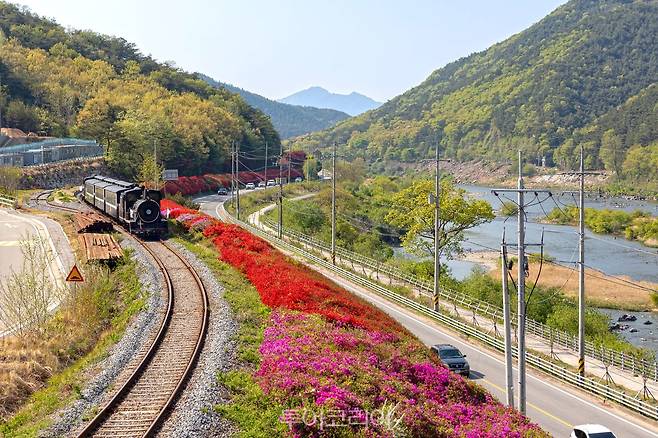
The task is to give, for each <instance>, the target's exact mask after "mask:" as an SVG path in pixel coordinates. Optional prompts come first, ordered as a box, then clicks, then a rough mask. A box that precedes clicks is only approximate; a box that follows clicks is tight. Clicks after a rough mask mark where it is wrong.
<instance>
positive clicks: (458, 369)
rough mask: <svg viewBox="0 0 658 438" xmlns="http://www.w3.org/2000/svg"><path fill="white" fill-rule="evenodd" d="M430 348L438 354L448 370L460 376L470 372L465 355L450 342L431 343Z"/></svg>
mask: <svg viewBox="0 0 658 438" xmlns="http://www.w3.org/2000/svg"><path fill="white" fill-rule="evenodd" d="M431 350H432V351H433V352H434V354H436V355H437V356H439V359H441V362H443V363H444V364H445V365H446V366H447V367H448V369H449V370H450V371H452V372H455V373H457V374H461V375H462V376H468V375H469V374H470V373H471V366H470V365H469V364H468V361H466V355H465V354H462V352H461V351H459V349H458V348H457V347H455V346H454V345H450V344H436V345H433V346H432V348H431Z"/></svg>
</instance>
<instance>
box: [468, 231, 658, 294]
mask: <svg viewBox="0 0 658 438" xmlns="http://www.w3.org/2000/svg"><path fill="white" fill-rule="evenodd" d="M468 242H469V243H470V244H471V245H475V246H479V247H481V248H485V249H488V250H491V251H496V253H497V252H498V251H497V250H496V249H495V248H492V247H490V246H487V245H483V244H480V243H477V242H473V241H470V240H469V241H468ZM545 262H546V263H549V264H551V265H555V266H559V267H562V268H565V269H569V270H571V271H577V269H575V268H572V267H569V266H565V265H563V264H561V263H558V262H556V261H552V260H545ZM571 263H573V262H571ZM585 266H587V267H588V268H590V269H593V270H595V271H598V270H597V269H596V268H594V267H591V266H588V265H585ZM585 275H588V276H590V277H593V278H598V279H600V280H604V281H607V282H609V283H613V284H616V285H617V286H629V287H633V288H636V289H641V290H643V291H648V292H658V290H656V289H651V288H649V287H646V286H643V285H641V284H638V283H634V282H632V281H629V280H624V279H621V278H619V277H614V279H613V278H609V277H601V276H598V275H595V274H593V273H591V272H585ZM615 279H617V280H620V281H623V283H625V284H622V283H619V282H617V281H615Z"/></svg>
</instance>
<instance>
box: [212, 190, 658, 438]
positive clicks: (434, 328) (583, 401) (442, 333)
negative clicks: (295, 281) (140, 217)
mask: <svg viewBox="0 0 658 438" xmlns="http://www.w3.org/2000/svg"><path fill="white" fill-rule="evenodd" d="M220 205H221V203H218V204H217V205H216V206H215V214H216V215H217V217H218V218H221V215H220V214H219V207H220ZM333 280H334V281H336V282H337V283H342V284H343V286H344V287H345V288H347V289H349V290H351V291H352V292H354V293H356V294H357V295H360V296H362V297H367V298H369V299H370V300H372V301H374V302H376V303H377V304H378V305H379V306H381V307H384V308H387V309H389V310H391V311H392V312H395V313H397V314H399V315H402V316H406V317H407V318H410V319H411V320H413V321H415V322H416V323H418V324H420V325H421V326H423V327H425V328H428V329H430V330H432V331H434V332H436V333H440V334H441V335H442V336H445V337H446V338H448V339H450V340H452V341H453V342H456V343H458V344H460V345H462V346H466V347H467V348H469V349H472V350H477V351H478V352H479V353H480V354H482V355H483V356H486V357H488V358H490V359H492V360H494V361H496V362H498V363H499V364H501V365H504V362H503V361H502V360H500V359H499V358H497V357H495V356H492V355H490V354H489V353H486V352H485V351H483V350H482V349H478V348H477V347H475V346H472V345H470V344H468V343H465V342H464V341H462V340H460V339H458V338H455V337H454V336H451V335H449V334H447V333H445V332H443V331H441V330H439V329H437V328H436V327H433V326H430V325H428V324H426V323H424V322H423V321H421V320H419V319H417V318H416V317H414V316H413V315H412V314H411V313H407V312H402V311H400V310H398V309H396V308H395V307H392V306H390V305H389V304H388V302H387V301H382V299H381V298H379V297H375V296H372V295H370V294H364V293H363V292H360V291H359V290H358V289H356V288H354V287H352V286H351V285H350V284H349V283H346V280H344V279H343V278H342V277H334V279H333ZM337 280H338V281H337ZM513 369H514V370H517V368H514V367H513ZM528 375H529V377H530V378H532V379H534V380H536V381H537V382H540V383H542V384H543V385H546V386H548V387H549V388H553V389H554V390H556V391H559V392H560V393H562V394H564V395H566V396H568V397H570V398H573V399H575V400H577V401H579V402H581V403H583V404H585V405H587V406H590V407H592V408H594V409H596V410H598V411H600V412H602V413H604V414H606V415H609V416H611V417H613V418H615V419H617V420H619V421H621V422H623V423H626V424H628V425H631V426H633V427H635V428H637V429H639V430H641V431H643V432H645V433H648V434H649V435H651V436H655V437H658V433H655V432H652V431H650V430H648V429H646V428H644V427H642V426H640V425H638V424H636V423H633V422H632V421H629V420H627V419H625V418H623V417H620V416H619V415H617V414H614V413H612V412H610V411H608V410H606V409H603V408H601V407H600V406H597V405H596V404H594V403H591V402H589V401H587V400H584V399H582V398H580V397H578V396H577V395H575V394H572V393H570V392H568V391H566V390H564V389H562V388H559V387H557V386H555V385H553V384H551V383H549V382H546V381H544V380H542V379H540V378H538V377H536V376H534V375H533V374H530V373H529V374H528Z"/></svg>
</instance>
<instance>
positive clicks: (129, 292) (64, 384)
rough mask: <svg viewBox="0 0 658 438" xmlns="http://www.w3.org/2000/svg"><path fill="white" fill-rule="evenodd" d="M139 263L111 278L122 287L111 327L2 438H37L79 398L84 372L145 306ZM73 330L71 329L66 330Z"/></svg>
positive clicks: (2, 427)
mask: <svg viewBox="0 0 658 438" xmlns="http://www.w3.org/2000/svg"><path fill="white" fill-rule="evenodd" d="M135 266H136V263H135V262H134V261H133V260H129V259H127V260H126V262H125V263H123V264H122V265H120V266H119V267H118V268H117V270H116V271H114V273H113V274H112V276H113V278H114V280H115V282H116V284H120V285H121V286H120V294H121V297H122V299H121V301H120V303H121V307H120V308H119V309H116V310H117V311H118V312H117V313H116V314H115V315H114V317H113V318H112V320H111V324H110V327H109V328H108V330H107V332H106V333H104V335H103V336H102V337H101V339H100V340H99V341H98V342H97V343H96V344H95V346H94V347H93V348H92V349H91V351H89V352H88V353H87V354H85V355H84V356H82V357H80V358H79V359H77V360H75V361H74V362H73V363H72V364H71V365H69V366H67V367H66V368H64V369H63V370H61V371H60V372H57V373H55V374H54V375H53V376H52V377H51V378H50V379H48V381H47V382H46V386H45V387H44V388H42V389H40V390H38V391H36V392H35V393H34V394H32V395H31V396H30V398H29V400H28V401H27V403H25V405H24V406H23V407H22V408H21V409H20V410H19V411H18V412H17V413H16V414H14V416H13V417H11V418H9V419H8V420H7V421H6V422H4V423H2V424H0V436H3V437H6V438H9V437H34V436H37V435H38V434H39V432H40V431H41V430H43V429H45V428H47V427H49V426H50V425H51V424H52V418H51V417H50V416H51V414H53V413H54V412H56V411H57V410H59V409H61V408H63V407H64V406H66V405H68V404H69V403H71V402H73V401H74V400H76V399H78V398H80V391H81V389H82V386H83V384H84V382H85V375H84V371H85V370H86V369H87V368H88V367H89V366H90V365H93V364H95V363H97V362H99V361H100V360H102V359H104V358H105V357H107V355H108V351H109V349H110V347H112V346H113V345H114V344H115V343H116V342H117V341H118V340H119V339H121V336H122V335H123V333H124V332H125V329H126V327H127V326H128V323H129V322H130V320H131V318H132V317H133V316H134V315H135V314H136V313H137V312H139V311H140V310H141V309H142V308H143V307H144V305H145V297H144V296H143V295H142V293H141V284H140V283H139V279H138V277H137V273H136V271H135ZM63 329H64V330H70V329H71V328H70V327H63Z"/></svg>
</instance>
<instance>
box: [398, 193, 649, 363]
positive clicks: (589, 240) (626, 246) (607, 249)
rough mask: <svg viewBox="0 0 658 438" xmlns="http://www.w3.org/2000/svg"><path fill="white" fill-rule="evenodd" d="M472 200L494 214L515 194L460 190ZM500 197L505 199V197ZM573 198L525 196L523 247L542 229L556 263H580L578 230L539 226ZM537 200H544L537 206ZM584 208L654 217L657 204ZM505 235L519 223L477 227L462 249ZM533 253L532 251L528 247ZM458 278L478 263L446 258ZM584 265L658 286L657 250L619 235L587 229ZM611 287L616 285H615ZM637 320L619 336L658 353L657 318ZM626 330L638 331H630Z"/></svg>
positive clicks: (487, 246)
mask: <svg viewBox="0 0 658 438" xmlns="http://www.w3.org/2000/svg"><path fill="white" fill-rule="evenodd" d="M460 187H461V188H463V189H464V190H466V191H467V192H469V193H470V194H471V195H472V196H474V197H476V198H479V199H484V200H486V201H488V202H489V203H490V204H491V205H492V206H493V208H494V209H495V210H498V209H500V207H501V202H502V201H511V200H516V194H502V193H499V197H497V196H496V195H494V194H493V193H492V190H494V188H492V187H482V186H473V185H462V186H460ZM504 196H507V197H508V198H507V199H506V198H505V197H504ZM577 199H578V198H577V196H572V195H558V192H556V194H554V195H553V196H552V197H551V198H548V199H546V195H541V194H538V196H537V197H536V196H535V195H534V194H527V195H526V199H525V203H526V204H528V203H529V204H531V205H530V206H529V207H528V208H527V221H528V222H527V225H526V243H539V242H540V239H541V233H542V230H543V231H544V243H545V246H544V248H545V249H544V251H545V253H547V254H548V255H550V256H551V257H553V258H554V259H555V260H556V261H557V262H560V263H562V264H564V265H568V266H573V267H576V264H575V262H576V261H577V260H578V234H577V231H578V230H577V228H576V227H574V226H571V225H549V224H543V223H541V220H542V219H543V218H544V217H545V216H546V214H547V213H550V211H551V210H552V209H553V208H555V207H556V205H557V206H559V207H560V208H564V207H565V206H567V205H576V203H577ZM539 201H542V202H541V203H540V202H539ZM585 207H586V208H596V209H612V210H624V211H635V210H643V211H646V212H649V213H651V214H653V215H658V204H656V203H650V202H646V201H634V200H625V199H619V198H610V199H602V198H586V200H585ZM503 230H505V232H506V240H507V242H508V243H516V241H517V235H516V233H517V220H516V216H513V217H496V219H494V220H493V221H492V222H489V223H487V224H484V225H480V226H478V227H476V228H474V229H472V230H469V231H468V232H466V233H465V235H466V240H465V242H464V244H463V247H464V249H465V250H466V251H472V252H479V251H499V248H500V241H501V236H502V232H503ZM530 251H532V252H535V251H533V248H530ZM395 252H396V254H397V255H400V256H403V257H410V256H409V255H408V254H406V253H405V251H404V249H402V248H396V249H395ZM443 263H445V264H446V265H447V266H448V267H449V268H450V270H451V272H452V275H453V276H454V277H455V278H457V279H463V278H465V277H466V276H468V274H469V273H470V272H471V270H472V269H473V268H474V267H476V266H478V263H475V262H471V261H466V260H444V261H443ZM585 264H586V265H587V266H589V267H592V268H594V269H597V270H599V271H601V272H603V273H605V274H609V275H626V276H628V277H630V278H631V279H633V280H645V281H652V282H656V283H658V249H656V248H648V247H646V246H643V245H642V244H640V243H638V242H632V241H629V240H626V239H624V238H621V237H614V236H609V235H601V234H595V233H592V232H591V231H586V239H585ZM613 287H614V286H613ZM600 311H601V312H603V313H605V314H607V315H608V316H609V317H610V320H611V322H614V321H617V318H618V317H619V316H621V315H622V314H623V313H630V312H624V311H619V310H611V309H600ZM632 314H633V315H635V316H637V318H638V319H637V321H636V322H628V323H624V324H628V326H629V330H625V331H622V332H620V334H621V336H622V337H623V338H625V339H627V340H628V341H630V342H631V343H632V344H634V345H637V346H640V347H645V348H651V349H654V350H656V351H658V314H656V313H652V312H632ZM647 320H649V321H652V323H653V324H652V325H645V324H644V322H645V321H647ZM630 328H636V329H637V332H635V333H631V332H630Z"/></svg>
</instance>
